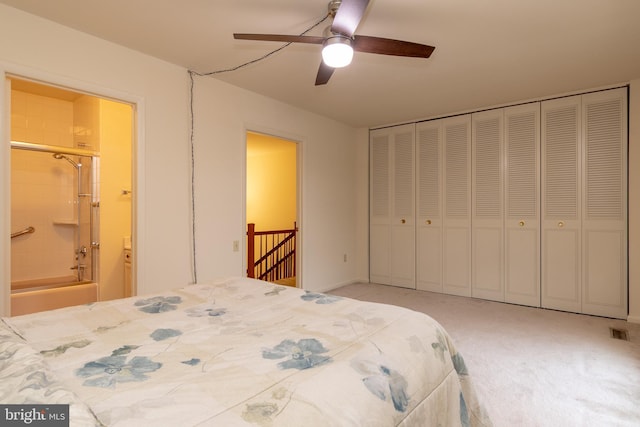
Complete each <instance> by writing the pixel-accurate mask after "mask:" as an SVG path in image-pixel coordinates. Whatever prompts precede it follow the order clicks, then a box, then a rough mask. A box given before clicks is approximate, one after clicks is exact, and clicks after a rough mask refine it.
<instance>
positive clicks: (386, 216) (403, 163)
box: [370, 124, 416, 289]
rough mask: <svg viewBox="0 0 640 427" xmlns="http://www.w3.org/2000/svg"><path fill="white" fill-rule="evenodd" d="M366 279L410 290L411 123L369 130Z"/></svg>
mask: <svg viewBox="0 0 640 427" xmlns="http://www.w3.org/2000/svg"><path fill="white" fill-rule="evenodd" d="M370 144H371V150H370V151H371V171H370V172H371V197H370V199H371V206H370V212H371V214H370V280H371V281H372V282H374V283H383V284H388V285H394V286H401V287H408V288H412V289H415V286H416V285H415V257H416V252H415V236H416V231H415V164H414V151H415V125H414V124H410V125H403V126H395V127H390V128H386V129H378V130H374V131H371V133H370Z"/></svg>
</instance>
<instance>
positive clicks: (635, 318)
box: [627, 314, 640, 323]
mask: <svg viewBox="0 0 640 427" xmlns="http://www.w3.org/2000/svg"><path fill="white" fill-rule="evenodd" d="M627 322H629V323H640V316H634V315H632V314H630V315H628V316H627Z"/></svg>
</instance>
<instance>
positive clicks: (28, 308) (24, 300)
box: [11, 276, 98, 316]
mask: <svg viewBox="0 0 640 427" xmlns="http://www.w3.org/2000/svg"><path fill="white" fill-rule="evenodd" d="M96 301H98V284H97V283H95V282H89V281H85V282H78V281H77V280H76V278H75V277H73V276H70V277H57V278H52V279H38V280H25V281H20V282H12V283H11V315H12V316H19V315H21V314H29V313H35V312H38V311H45V310H53V309H55V308H62V307H69V306H72V305H80V304H89V303H92V302H96Z"/></svg>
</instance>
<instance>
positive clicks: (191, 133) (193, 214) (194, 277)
mask: <svg viewBox="0 0 640 427" xmlns="http://www.w3.org/2000/svg"><path fill="white" fill-rule="evenodd" d="M330 16H331V14H329V13H327V14H326V15H325V16H324V17H323V18H322V19H320V20H319V21H317V22H316V23H315V24H313V25H312V26H310V27H309V28H307V29H306V30H304V31H303V32H302V33H300V34H299V35H301V36H304V35H305V34H307V33H308V32H309V31H311V30H313V29H314V28H316V27H317V26H318V25H320V24H322V23H323V22H324V21H326V20H327V19H328V18H329V17H330ZM290 44H291V42H289V43H285V44H284V45H282V46H280V47H279V48H277V49H274V50H272V51H271V52H268V53H266V54H265V55H262V56H261V57H259V58H256V59H253V60H251V61H248V62H245V63H243V64H240V65H237V66H235V67H231V68H225V69H221V70H214V71H208V72H206V73H199V72H197V71H194V70H188V73H189V120H190V122H189V145H190V149H191V276H192V277H191V278H192V281H193V283H194V284H197V283H198V269H197V264H198V263H197V260H196V189H195V188H196V185H195V182H196V180H195V176H196V175H195V174H196V168H195V165H196V157H195V138H194V133H195V131H194V111H193V93H194V85H195V79H194V76H200V77H204V76H212V75H215V74H222V73H229V72H231V71H236V70H239V69H241V68H244V67H246V66H249V65H251V64H255V63H256V62H260V61H262V60H264V59H267V58H268V57H270V56H271V55H273V54H275V53H277V52H280V51H281V50H282V49H284V48H286V47H287V46H289V45H290Z"/></svg>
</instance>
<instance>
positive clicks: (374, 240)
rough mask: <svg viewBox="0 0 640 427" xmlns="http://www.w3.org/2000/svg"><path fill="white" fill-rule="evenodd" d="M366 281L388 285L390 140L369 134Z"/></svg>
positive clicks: (389, 272)
mask: <svg viewBox="0 0 640 427" xmlns="http://www.w3.org/2000/svg"><path fill="white" fill-rule="evenodd" d="M369 147H370V162H369V164H370V175H371V186H370V207H369V211H370V218H369V246H370V248H369V280H371V281H372V282H374V283H381V284H386V285H389V284H391V263H390V257H389V248H390V247H391V202H390V199H391V187H390V182H391V176H390V174H391V170H390V161H391V153H390V148H391V136H390V134H389V133H388V132H377V131H372V132H371V135H370V146H369Z"/></svg>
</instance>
